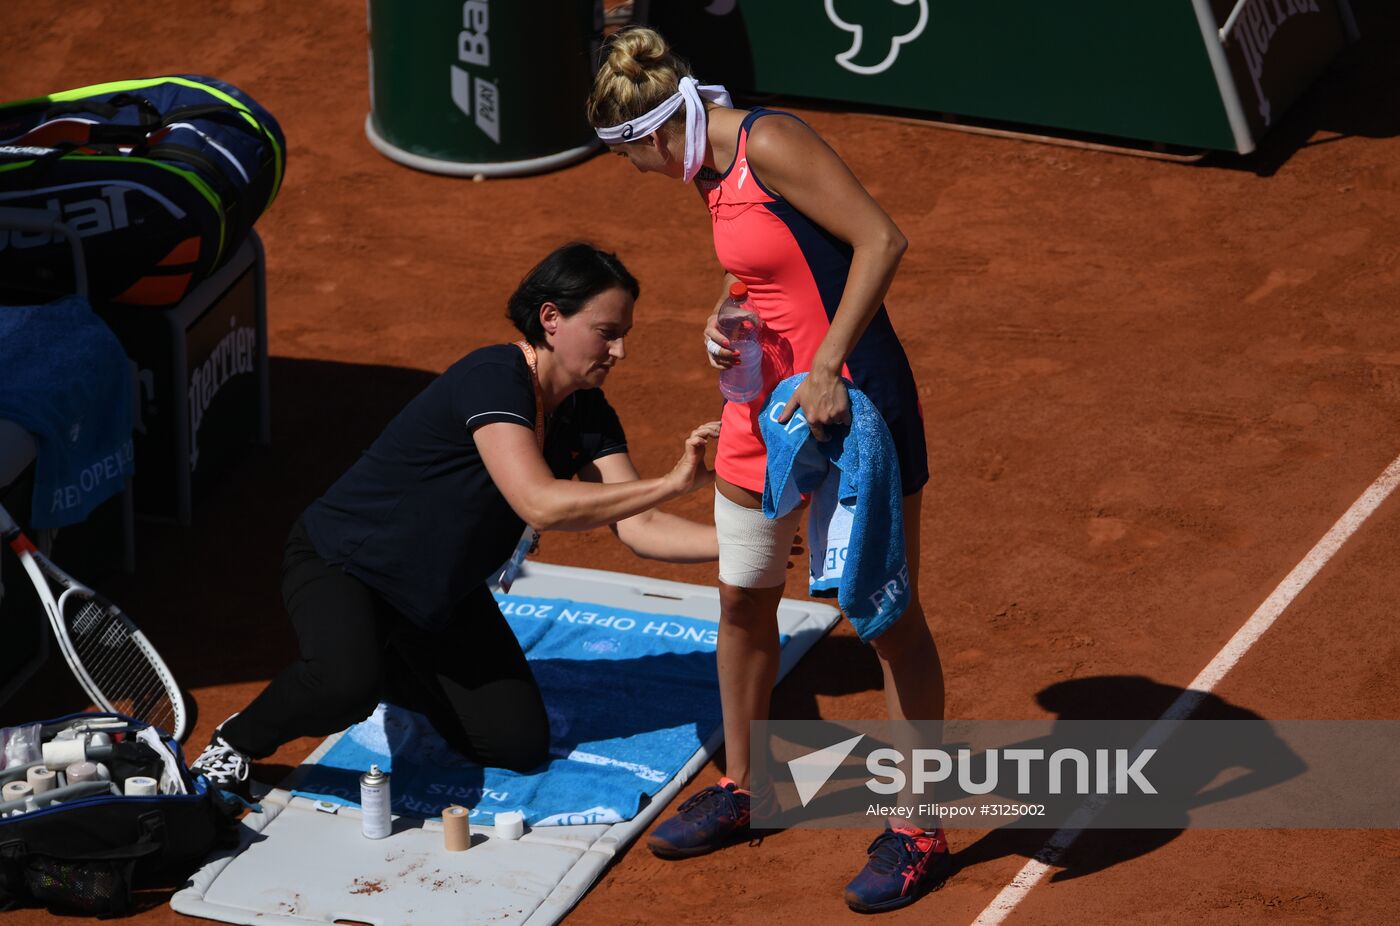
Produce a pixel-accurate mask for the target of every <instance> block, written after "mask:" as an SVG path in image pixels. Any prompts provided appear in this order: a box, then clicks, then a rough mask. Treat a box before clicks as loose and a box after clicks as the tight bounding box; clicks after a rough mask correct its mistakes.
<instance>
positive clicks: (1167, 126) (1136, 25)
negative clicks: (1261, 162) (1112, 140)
mask: <svg viewBox="0 0 1400 926" xmlns="http://www.w3.org/2000/svg"><path fill="white" fill-rule="evenodd" d="M646 17H647V21H648V22H649V23H650V24H652V25H653V26H655V27H656V28H657V29H659V30H660V31H661V33H662V34H663V35H665V36H666V37H667V39H668V40H669V41H671V42H672V43H673V44H674V45H675V47H676V50H677V51H678V52H679V53H680V54H682V55H683V56H685V57H687V58H689V59H690V61H691V63H692V64H693V65H694V66H695V70H696V73H697V75H698V76H699V77H701V78H703V79H704V80H706V81H718V82H722V83H726V84H728V85H729V88H730V89H731V90H741V91H744V90H746V91H752V92H758V93H781V94H788V95H793V96H801V97H809V98H816V99H823V100H835V101H843V102H851V103H861V104H869V105H875V106H882V107H891V108H896V109H903V110H916V111H924V112H930V113H939V114H956V115H961V116H969V117H974V118H980V119H987V120H995V121H1004V122H1014V123H1020V124H1023V125H1033V126H1044V127H1049V128H1053V129H1061V130H1069V131H1072V132H1084V133H1091V134H1096V135H1110V136H1117V137H1120V138H1125V139H1137V140H1141V141H1148V142H1158V143H1164V144H1169V145H1179V146H1184V147H1191V148H1209V149H1217V150H1226V151H1237V152H1240V153H1247V152H1249V151H1252V150H1253V149H1254V148H1255V146H1256V145H1257V144H1258V141H1259V139H1260V138H1261V137H1262V136H1263V135H1264V133H1265V132H1267V131H1268V130H1269V128H1270V127H1271V126H1273V125H1275V124H1277V122H1278V120H1279V117H1280V115H1281V114H1282V113H1283V111H1284V110H1286V109H1287V108H1288V106H1289V105H1290V104H1291V103H1292V102H1293V101H1294V100H1295V99H1296V98H1297V97H1298V96H1299V95H1300V94H1301V93H1302V92H1303V91H1304V90H1305V89H1306V88H1307V87H1308V85H1309V84H1311V83H1312V82H1313V81H1314V80H1316V79H1317V77H1318V75H1319V74H1320V73H1321V72H1322V71H1323V70H1324V69H1325V68H1326V67H1327V65H1328V63H1329V62H1330V61H1331V60H1332V59H1333V58H1334V57H1335V56H1336V54H1337V52H1338V51H1339V50H1340V49H1341V48H1342V46H1343V45H1344V44H1345V43H1346V42H1347V41H1348V39H1355V38H1356V35H1357V30H1356V24H1355V21H1354V20H1353V18H1352V14H1351V9H1350V6H1349V4H1348V2H1347V0H1066V2H1061V3H1047V2H1045V0H998V2H978V0H652V2H651V3H649V4H647V5H646Z"/></svg>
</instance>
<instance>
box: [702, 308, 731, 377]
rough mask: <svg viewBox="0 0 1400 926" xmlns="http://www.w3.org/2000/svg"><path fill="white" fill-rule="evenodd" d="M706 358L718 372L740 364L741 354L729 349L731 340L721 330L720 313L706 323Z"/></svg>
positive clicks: (712, 316)
mask: <svg viewBox="0 0 1400 926" xmlns="http://www.w3.org/2000/svg"><path fill="white" fill-rule="evenodd" d="M705 358H706V359H707V360H709V361H710V366H712V367H714V368H715V369H716V370H727V369H729V368H730V367H732V366H734V365H735V364H736V363H738V362H739V352H738V351H733V350H730V349H729V339H728V338H726V337H725V336H724V335H723V334H722V333H721V332H720V330H719V313H718V312H716V313H714V314H713V315H711V316H710V317H709V319H708V320H707V321H706V322H705Z"/></svg>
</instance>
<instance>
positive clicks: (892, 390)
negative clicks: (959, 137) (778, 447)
mask: <svg viewBox="0 0 1400 926" xmlns="http://www.w3.org/2000/svg"><path fill="white" fill-rule="evenodd" d="M766 116H776V117H780V118H782V117H786V118H795V117H793V116H789V115H788V114H787V113H779V112H775V111H773V110H766V109H755V110H754V111H753V112H751V113H749V115H748V116H747V118H745V119H744V122H743V124H742V125H741V126H740V128H739V144H738V149H737V151H736V152H735V155H734V163H733V164H731V165H730V167H729V169H728V170H727V171H725V172H724V173H723V174H718V175H717V174H716V173H715V172H714V171H710V170H706V171H702V172H701V174H700V176H699V177H698V178H696V181H695V182H696V185H697V186H698V187H699V188H700V192H701V194H702V195H703V196H704V197H705V201H706V204H707V205H708V206H709V208H710V216H711V218H712V220H713V224H714V239H715V254H716V255H718V257H719V261H720V264H721V266H723V267H724V269H725V270H727V271H728V272H730V273H732V274H733V275H734V276H736V277H738V278H739V279H740V280H741V281H743V282H744V284H745V285H747V286H748V288H749V298H748V304H749V308H750V309H751V310H753V311H754V312H755V313H757V314H758V316H759V317H760V318H761V319H763V323H764V325H765V327H766V330H765V332H764V343H763V393H762V397H761V398H758V399H755V400H754V401H752V402H749V403H739V402H726V403H725V406H724V414H723V416H722V417H721V430H720V437H719V452H718V454H717V456H716V459H715V471H716V472H717V473H718V474H719V475H720V477H721V478H723V479H726V480H728V481H729V482H732V483H734V484H735V485H737V486H742V487H743V488H745V489H749V490H751V491H754V492H762V491H763V476H764V468H765V466H766V463H767V453H766V450H765V448H764V444H763V440H762V438H761V437H760V436H759V428H758V415H759V414H760V413H761V412H762V410H763V406H764V403H765V402H766V401H767V398H768V395H769V394H770V393H772V391H773V387H774V386H776V385H777V384H778V383H779V382H781V381H782V380H783V379H786V378H787V377H789V376H791V375H793V374H794V373H805V372H809V371H810V370H811V369H812V358H813V357H815V356H816V352H817V347H818V346H819V345H820V344H821V341H822V338H824V337H825V336H826V332H827V329H828V328H829V327H830V326H831V319H832V318H834V317H835V315H836V308H837V306H838V305H839V304H840V302H841V294H842V292H844V291H845V288H846V277H847V275H848V274H849V273H850V270H851V246H850V245H849V244H847V243H846V242H844V241H842V240H841V239H839V238H837V237H836V236H835V235H832V234H831V233H830V232H828V231H826V230H825V229H823V228H821V227H820V226H818V225H817V224H816V223H814V222H813V221H811V220H810V219H808V218H807V217H806V216H804V215H803V214H802V213H800V212H798V211H797V210H796V209H795V208H793V206H792V205H791V204H789V203H788V202H787V201H786V200H784V199H782V198H781V197H780V196H777V195H776V194H774V193H772V192H771V191H769V190H768V189H767V188H766V187H764V185H763V181H762V180H761V179H760V178H759V177H757V176H756V175H755V174H754V172H753V170H752V169H751V168H750V167H749V163H748V155H747V147H748V139H749V131H750V129H751V128H752V126H753V124H754V123H755V122H756V121H758V120H759V119H761V118H764V117H766ZM842 374H843V375H844V376H845V377H846V378H847V379H849V380H850V381H851V382H853V383H855V385H856V386H857V387H858V388H859V389H860V390H861V391H862V392H864V393H865V394H866V395H867V396H869V397H870V400H871V401H872V402H873V403H874V405H875V407H876V408H877V409H878V410H879V412H880V415H881V416H882V417H883V418H884V420H885V424H886V425H888V427H889V429H890V436H891V437H892V438H893V439H894V446H895V449H896V452H897V453H898V454H899V473H900V479H901V488H902V491H903V494H905V495H912V494H913V493H915V492H917V491H918V490H919V489H921V488H922V487H923V485H924V483H926V482H928V450H927V447H926V445H925V443H924V421H923V412H922V410H921V409H920V407H919V393H918V388H917V387H916V386H915V384H914V374H913V372H912V371H911V370H910V368H909V360H908V358H907V357H906V356H905V354H904V348H903V347H902V346H901V345H900V343H899V338H898V337H896V336H895V333H894V328H893V327H892V326H891V325H890V319H889V315H888V314H886V312H885V307H884V306H883V305H881V306H880V309H879V311H877V312H876V313H875V317H874V318H873V319H871V321H870V325H869V327H867V328H866V330H865V333H864V334H863V335H861V338H860V340H859V341H858V342H857V343H856V346H855V349H854V350H852V351H851V355H850V357H849V358H847V360H846V366H845V368H844V369H843V371H842Z"/></svg>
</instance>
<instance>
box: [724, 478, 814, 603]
mask: <svg viewBox="0 0 1400 926" xmlns="http://www.w3.org/2000/svg"><path fill="white" fill-rule="evenodd" d="M803 510H804V509H803V508H802V507H800V506H799V507H797V508H794V509H793V510H792V511H791V512H789V513H788V515H787V516H786V517H783V518H779V519H777V520H773V521H770V520H769V519H768V518H765V517H764V516H763V512H762V511H761V510H760V509H757V508H745V507H744V506H743V505H740V504H737V503H735V502H732V501H730V500H729V499H727V498H725V497H724V496H723V495H721V494H719V492H715V530H716V531H717V532H718V534H719V579H720V581H721V582H724V583H725V584H727V585H737V586H739V587H740V588H773V587H775V586H778V585H782V584H783V583H784V581H786V578H787V564H788V557H789V554H790V553H791V552H792V538H793V537H794V536H796V535H797V526H798V524H799V523H801V520H802V512H803Z"/></svg>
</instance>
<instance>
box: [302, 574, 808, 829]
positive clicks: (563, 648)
mask: <svg viewBox="0 0 1400 926" xmlns="http://www.w3.org/2000/svg"><path fill="white" fill-rule="evenodd" d="M496 600H497V601H498V602H500V605H501V611H502V612H503V613H504V614H505V615H506V620H507V621H508V622H509V623H510V626H511V629H512V630H514V631H515V634H516V636H517V637H518V638H519V639H520V643H521V647H522V648H523V649H524V650H525V656H526V658H527V659H528V660H529V662H530V667H531V669H533V671H534V673H535V678H536V679H537V680H538V681H539V685H540V690H541V692H542V693H543V696H544V703H545V708H546V710H547V711H548V712H549V725H550V756H551V758H550V760H549V762H547V763H546V764H545V765H544V766H542V767H540V768H539V769H536V770H534V771H532V772H530V773H528V774H518V773H515V772H510V771H506V770H504V769H496V768H484V767H482V766H480V765H477V764H476V763H473V762H470V761H468V760H466V759H464V758H462V757H461V756H460V755H459V754H457V753H456V752H454V751H453V750H452V748H451V747H450V746H448V745H447V743H446V742H445V741H444V740H443V739H442V738H441V737H440V736H439V735H438V734H437V733H436V732H435V731H434V730H433V728H432V726H431V725H430V724H429V723H428V720H427V718H425V717H423V716H422V715H420V714H416V713H414V712H412V711H408V710H405V709H403V708H400V707H396V706H394V705H385V704H381V705H380V706H379V708H378V709H377V710H376V711H375V713H374V714H373V715H372V716H371V717H370V718H369V719H367V720H364V721H362V722H360V723H358V724H355V725H354V726H352V727H350V729H348V730H347V731H345V733H344V734H342V735H341V737H340V739H339V740H337V741H336V742H335V744H334V745H332V746H331V748H330V749H329V750H327V751H326V753H325V754H324V755H323V756H321V757H320V759H319V760H318V761H317V763H316V764H315V765H314V766H311V767H304V768H303V769H302V770H301V773H300V775H299V778H298V781H297V787H296V789H295V790H294V791H293V793H294V794H297V795H301V796H303V797H309V798H312V799H317V800H327V801H331V802H333V803H337V804H348V805H358V804H359V794H360V791H359V784H358V778H359V775H360V773H361V772H363V771H365V770H366V769H368V768H369V767H370V764H371V763H376V764H378V765H379V767H380V768H382V769H386V770H389V771H391V772H392V776H391V779H390V793H391V796H392V805H393V811H394V813H397V814H406V815H409V816H416V817H424V818H426V817H434V816H437V815H439V814H440V813H441V812H442V808H443V807H445V806H447V805H448V804H461V805H463V806H465V807H468V808H470V809H471V819H472V822H473V823H479V824H483V825H490V824H491V823H492V822H493V821H494V819H495V815H496V813H497V812H499V811H505V810H521V811H524V813H525V820H526V822H527V823H529V824H530V825H531V826H571V825H578V824H592V823H618V822H621V821H623V820H630V819H631V818H632V817H634V816H636V814H637V811H638V809H639V808H640V807H641V806H642V802H643V801H644V800H646V799H648V798H649V797H650V796H651V795H653V794H655V793H656V792H657V791H659V790H661V788H662V787H663V786H664V785H665V784H666V782H668V781H670V780H671V779H672V778H673V777H675V775H676V774H677V773H678V772H679V771H680V770H681V768H682V767H683V766H684V765H685V763H686V762H687V761H688V760H689V759H690V757H691V756H692V755H694V754H695V752H696V751H697V750H698V749H700V747H701V746H702V745H703V744H704V742H705V741H706V740H707V739H709V737H710V735H711V733H712V732H713V731H714V730H715V729H717V728H718V727H719V725H720V703H719V687H718V681H717V678H716V674H715V641H716V634H717V632H718V629H719V625H718V624H717V623H715V622H714V621H707V620H699V619H696V618H689V617H678V616H675V615H667V614H649V613H645V612H640V611H630V610H626V609H622V608H611V607H605V606H602V605H594V604H588V603H586V602H578V601H569V600H564V599H557V598H535V597H528V596H521V595H499V594H498V595H497V596H496ZM786 641H787V638H786V636H784V638H783V642H784V643H786Z"/></svg>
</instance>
